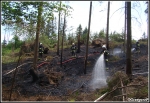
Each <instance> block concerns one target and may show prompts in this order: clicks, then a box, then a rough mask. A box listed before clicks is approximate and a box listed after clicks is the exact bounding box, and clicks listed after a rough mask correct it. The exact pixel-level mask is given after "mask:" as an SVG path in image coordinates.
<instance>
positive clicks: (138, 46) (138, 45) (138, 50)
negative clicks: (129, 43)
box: [136, 41, 140, 53]
mask: <svg viewBox="0 0 150 103" xmlns="http://www.w3.org/2000/svg"><path fill="white" fill-rule="evenodd" d="M136 51H137V52H138V53H140V43H139V41H137V42H136Z"/></svg>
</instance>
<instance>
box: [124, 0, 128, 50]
mask: <svg viewBox="0 0 150 103" xmlns="http://www.w3.org/2000/svg"><path fill="white" fill-rule="evenodd" d="M126 14H127V9H126V1H125V22H124V53H126V24H127V23H126Z"/></svg>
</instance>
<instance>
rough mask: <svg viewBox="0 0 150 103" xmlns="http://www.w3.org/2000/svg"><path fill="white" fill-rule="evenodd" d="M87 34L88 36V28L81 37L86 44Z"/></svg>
mask: <svg viewBox="0 0 150 103" xmlns="http://www.w3.org/2000/svg"><path fill="white" fill-rule="evenodd" d="M87 34H88V29H87V27H85V29H84V30H83V34H82V35H81V40H82V41H84V43H86V39H87Z"/></svg>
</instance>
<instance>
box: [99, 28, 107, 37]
mask: <svg viewBox="0 0 150 103" xmlns="http://www.w3.org/2000/svg"><path fill="white" fill-rule="evenodd" d="M105 37H106V35H105V33H104V29H103V30H101V31H100V32H99V38H105Z"/></svg>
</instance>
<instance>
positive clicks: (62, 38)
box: [61, 12, 66, 67]
mask: <svg viewBox="0 0 150 103" xmlns="http://www.w3.org/2000/svg"><path fill="white" fill-rule="evenodd" d="M65 23H66V12H65V15H64V25H63V34H62V43H61V67H62V56H63V42H64V35H65V25H66V24H65Z"/></svg>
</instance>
